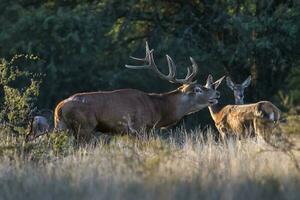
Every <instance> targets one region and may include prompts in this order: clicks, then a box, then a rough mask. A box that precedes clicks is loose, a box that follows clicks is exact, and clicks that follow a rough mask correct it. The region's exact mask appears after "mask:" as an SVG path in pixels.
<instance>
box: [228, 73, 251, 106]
mask: <svg viewBox="0 0 300 200" xmlns="http://www.w3.org/2000/svg"><path fill="white" fill-rule="evenodd" d="M226 83H227V86H228V87H229V88H230V89H231V90H232V91H233V94H234V100H235V104H236V105H241V104H244V91H245V89H246V88H247V87H248V86H249V85H250V83H251V76H248V78H247V79H246V80H245V81H244V82H243V83H242V84H236V83H234V82H233V81H232V80H231V78H230V77H229V76H228V77H227V78H226Z"/></svg>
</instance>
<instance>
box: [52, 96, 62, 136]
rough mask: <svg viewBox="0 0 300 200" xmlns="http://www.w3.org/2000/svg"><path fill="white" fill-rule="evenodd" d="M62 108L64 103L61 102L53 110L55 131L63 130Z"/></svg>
mask: <svg viewBox="0 0 300 200" xmlns="http://www.w3.org/2000/svg"><path fill="white" fill-rule="evenodd" d="M63 106H64V101H61V102H60V103H59V104H58V105H57V106H56V108H55V111H54V128H55V129H56V130H61V129H63V124H64V123H63V116H62V108H63Z"/></svg>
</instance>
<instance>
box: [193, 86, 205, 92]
mask: <svg viewBox="0 0 300 200" xmlns="http://www.w3.org/2000/svg"><path fill="white" fill-rule="evenodd" d="M194 92H195V93H199V94H201V93H202V92H203V91H202V89H201V88H200V87H195V88H194Z"/></svg>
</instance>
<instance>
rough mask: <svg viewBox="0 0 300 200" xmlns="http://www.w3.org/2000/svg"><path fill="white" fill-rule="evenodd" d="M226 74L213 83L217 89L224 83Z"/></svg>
mask: <svg viewBox="0 0 300 200" xmlns="http://www.w3.org/2000/svg"><path fill="white" fill-rule="evenodd" d="M224 78H225V76H222V77H221V78H220V79H219V80H217V81H215V82H214V83H213V85H214V86H215V90H216V89H217V88H218V87H219V85H220V84H221V83H222V81H223V79H224Z"/></svg>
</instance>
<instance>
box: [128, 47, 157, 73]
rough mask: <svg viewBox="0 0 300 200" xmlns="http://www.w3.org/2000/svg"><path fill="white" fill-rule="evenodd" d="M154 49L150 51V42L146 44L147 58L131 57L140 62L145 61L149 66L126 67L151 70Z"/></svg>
mask: <svg viewBox="0 0 300 200" xmlns="http://www.w3.org/2000/svg"><path fill="white" fill-rule="evenodd" d="M153 51H154V49H151V50H150V49H149V45H148V42H146V55H145V58H137V57H133V56H130V58H132V59H134V60H138V61H143V62H146V63H148V64H145V65H136V66H135V65H125V67H127V68H130V69H149V68H150V57H151V56H150V55H151V54H152V53H153Z"/></svg>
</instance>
